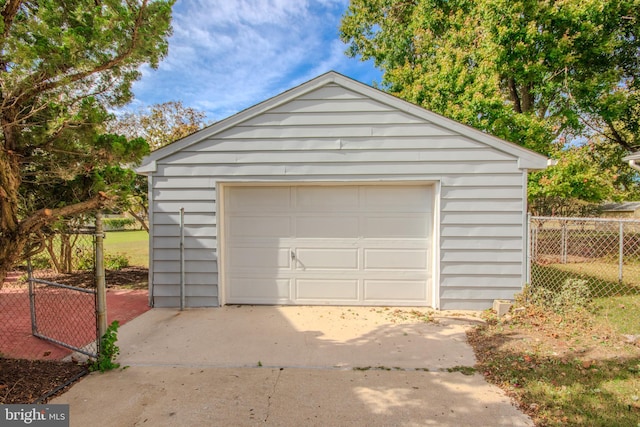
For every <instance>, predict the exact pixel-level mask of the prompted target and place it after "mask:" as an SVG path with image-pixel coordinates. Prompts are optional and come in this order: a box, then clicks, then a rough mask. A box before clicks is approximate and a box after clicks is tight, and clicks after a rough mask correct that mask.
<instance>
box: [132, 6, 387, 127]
mask: <svg viewBox="0 0 640 427" xmlns="http://www.w3.org/2000/svg"><path fill="white" fill-rule="evenodd" d="M347 6H348V0H307V1H305V0H233V1H229V0H181V1H179V2H177V4H176V6H174V13H173V16H174V17H173V27H174V34H173V36H172V38H171V39H170V42H169V55H168V57H167V58H166V59H165V60H164V61H163V62H162V63H161V64H160V67H159V69H157V70H151V69H150V68H148V67H146V68H143V69H142V73H143V77H142V79H141V81H139V82H137V83H136V84H135V85H134V93H135V94H136V97H137V101H138V102H139V103H141V104H143V105H144V104H146V105H151V104H155V103H159V102H165V101H169V100H181V101H183V102H184V104H185V105H188V106H192V107H195V108H198V109H201V110H204V111H206V112H207V113H208V115H209V119H210V120H219V119H223V118H225V117H227V116H229V115H231V114H233V113H236V112H237V111H240V110H242V109H244V108H247V107H250V106H252V105H254V104H256V103H258V102H261V101H263V100H265V99H268V98H269V97H271V96H274V95H276V94H278V93H279V92H281V91H283V90H286V89H289V88H290V87H293V86H295V85H297V84H299V83H302V82H304V81H306V80H308V79H311V78H313V77H316V76H317V75H319V74H321V73H323V72H326V71H328V70H330V69H336V70H337V71H340V72H342V73H344V74H347V75H350V76H351V77H354V78H358V76H359V75H366V76H375V75H376V72H375V71H374V72H373V73H372V67H371V65H370V64H362V63H358V61H357V60H355V59H349V58H347V57H346V56H345V55H344V54H343V52H344V49H345V46H344V45H343V44H342V43H341V42H340V41H339V39H338V26H339V23H340V17H341V16H342V14H343V13H344V11H345V10H346V8H347ZM350 71H353V73H355V74H357V75H354V74H353V73H351V72H350ZM366 78H369V77H366ZM372 78H375V77H372ZM365 82H366V83H371V80H369V81H365Z"/></svg>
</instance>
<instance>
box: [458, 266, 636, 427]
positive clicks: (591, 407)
mask: <svg viewBox="0 0 640 427" xmlns="http://www.w3.org/2000/svg"><path fill="white" fill-rule="evenodd" d="M603 267H606V268H603ZM610 267H611V266H609V265H605V266H603V265H586V264H563V265H558V264H553V265H535V266H534V271H533V278H534V283H536V286H537V287H538V288H537V289H538V290H539V291H543V294H544V295H547V294H546V293H545V292H547V291H545V289H546V290H550V291H552V295H555V296H554V297H553V298H554V301H556V298H557V301H560V300H562V301H564V302H565V305H561V304H558V303H557V302H556V303H553V301H551V302H545V303H540V300H536V297H535V295H534V294H533V292H535V289H536V288H533V289H534V290H533V291H529V292H532V293H528V294H527V295H530V296H529V297H528V298H527V299H524V298H519V299H517V300H516V303H515V304H514V307H513V308H512V311H511V313H510V314H508V315H506V316H504V317H501V318H498V317H496V316H495V314H492V313H491V312H490V311H487V312H485V315H486V320H487V323H486V324H484V325H481V326H479V327H477V328H476V329H474V330H472V331H470V332H469V334H468V337H469V342H470V343H471V344H472V346H473V347H474V350H475V353H476V357H477V359H478V364H477V366H476V368H477V369H478V370H479V371H480V372H482V373H483V374H484V376H485V378H486V379H487V380H488V381H490V382H492V383H494V384H496V385H498V386H500V387H501V388H502V389H504V390H505V391H506V392H507V393H508V394H509V395H510V396H511V397H513V398H514V399H515V401H516V402H517V404H518V406H519V407H520V408H521V409H522V410H523V411H525V412H527V413H528V414H529V415H530V416H531V417H532V418H533V420H534V422H535V423H536V425H542V426H583V425H588V426H612V425H615V426H629V427H639V426H640V323H638V319H640V292H639V291H640V290H639V287H638V281H637V276H635V277H633V278H632V277H631V276H628V277H629V279H631V280H629V281H623V283H618V281H617V274H616V272H615V271H614V270H615V269H613V268H610ZM625 267H626V266H625ZM568 278H571V279H581V280H584V281H585V283H586V286H587V289H586V290H585V289H584V288H582V290H581V289H578V288H575V289H574V290H573V291H572V290H571V288H570V287H566V286H563V283H564V281H565V280H566V279H568ZM625 282H626V283H625ZM585 291H586V294H588V293H589V292H591V294H592V295H593V294H596V297H595V298H591V299H589V298H583V296H584V294H585ZM571 292H575V293H574V294H570V293H571ZM603 294H606V295H612V296H604V295H603ZM560 297H562V298H560ZM535 301H538V302H535ZM577 301H582V302H584V306H580V305H579V304H577V303H576V302H577ZM552 308H553V309H552ZM554 309H555V310H556V311H554Z"/></svg>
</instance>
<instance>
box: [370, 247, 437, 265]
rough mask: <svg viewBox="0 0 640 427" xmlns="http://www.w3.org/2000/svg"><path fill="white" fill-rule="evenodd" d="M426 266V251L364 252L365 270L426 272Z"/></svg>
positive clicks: (371, 250) (372, 250) (377, 250)
mask: <svg viewBox="0 0 640 427" xmlns="http://www.w3.org/2000/svg"><path fill="white" fill-rule="evenodd" d="M427 264H428V253H427V251H426V250H407V249H365V250H364V267H365V269H367V270H426V269H427Z"/></svg>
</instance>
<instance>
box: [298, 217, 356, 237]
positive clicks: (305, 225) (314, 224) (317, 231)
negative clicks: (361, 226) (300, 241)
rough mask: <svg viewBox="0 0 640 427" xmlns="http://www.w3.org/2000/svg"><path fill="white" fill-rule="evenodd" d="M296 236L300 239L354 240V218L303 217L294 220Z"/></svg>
mask: <svg viewBox="0 0 640 427" xmlns="http://www.w3.org/2000/svg"><path fill="white" fill-rule="evenodd" d="M296 236H297V237H300V238H305V237H306V238H310V237H312V238H343V237H344V238H356V237H358V217H356V216H351V217H347V216H341V217H338V218H336V217H327V216H304V217H298V218H296Z"/></svg>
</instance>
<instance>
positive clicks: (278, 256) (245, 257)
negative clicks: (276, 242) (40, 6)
mask: <svg viewBox="0 0 640 427" xmlns="http://www.w3.org/2000/svg"><path fill="white" fill-rule="evenodd" d="M230 252H231V260H230V261H231V262H230V266H231V268H232V269H233V270H242V269H249V270H253V269H256V268H271V269H283V268H286V269H289V268H291V256H290V251H289V249H286V248H268V247H267V248H250V247H234V248H231V251H230Z"/></svg>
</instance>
